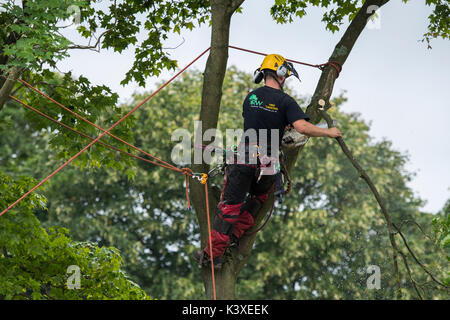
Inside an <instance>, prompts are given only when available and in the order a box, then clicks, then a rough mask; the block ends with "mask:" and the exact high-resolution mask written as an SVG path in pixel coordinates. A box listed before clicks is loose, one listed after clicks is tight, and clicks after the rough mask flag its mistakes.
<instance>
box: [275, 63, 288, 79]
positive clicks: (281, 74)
mask: <svg viewBox="0 0 450 320" xmlns="http://www.w3.org/2000/svg"><path fill="white" fill-rule="evenodd" d="M287 74H288V68H287V66H286V65H285V64H284V63H283V64H282V65H281V66H279V67H278V68H277V76H279V77H286V76H287Z"/></svg>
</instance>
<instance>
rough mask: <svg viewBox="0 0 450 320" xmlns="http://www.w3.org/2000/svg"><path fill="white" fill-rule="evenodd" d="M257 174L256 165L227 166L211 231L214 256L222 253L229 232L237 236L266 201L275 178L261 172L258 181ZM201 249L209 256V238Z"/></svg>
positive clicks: (241, 233) (228, 241)
mask: <svg viewBox="0 0 450 320" xmlns="http://www.w3.org/2000/svg"><path fill="white" fill-rule="evenodd" d="M257 174H258V169H257V168H256V166H251V165H241V164H231V165H229V166H227V168H226V172H225V177H224V186H223V191H222V199H221V202H220V203H219V206H218V212H217V216H216V218H215V221H214V224H213V229H212V230H211V235H210V237H211V242H212V253H213V257H214V258H217V257H220V256H222V255H223V254H224V252H225V250H226V249H227V247H228V245H229V243H230V237H231V236H234V237H235V238H236V239H239V238H240V237H242V235H243V234H244V233H245V231H246V230H248V229H250V228H251V227H253V226H254V224H255V220H254V217H255V216H256V214H257V213H258V211H259V208H260V207H261V206H262V205H263V204H264V202H266V201H267V198H268V192H269V191H270V189H271V187H272V185H273V184H274V181H275V178H274V176H272V175H270V176H269V175H263V176H261V178H260V179H259V181H258V176H257ZM247 194H248V195H247ZM204 250H205V252H206V253H207V254H208V256H209V254H210V248H209V241H208V243H207V246H206V248H205V249H204Z"/></svg>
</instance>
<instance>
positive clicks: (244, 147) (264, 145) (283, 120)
mask: <svg viewBox="0 0 450 320" xmlns="http://www.w3.org/2000/svg"><path fill="white" fill-rule="evenodd" d="M291 75H294V76H295V77H297V78H298V79H299V76H298V73H297V71H296V70H295V69H294V66H293V65H292V63H290V62H288V61H286V59H284V58H283V57H282V56H280V55H277V54H270V55H267V56H266V57H265V58H264V60H263V62H262V64H261V67H260V68H258V69H257V70H256V71H255V73H254V76H253V81H254V82H255V83H260V82H261V80H263V79H264V82H265V85H264V86H262V87H260V88H258V89H256V90H254V91H251V92H250V93H249V94H248V95H247V97H246V98H245V100H244V103H243V113H242V116H243V118H244V135H243V137H242V139H241V142H240V144H239V146H238V150H239V152H238V153H237V155H238V157H239V159H238V161H236V157H234V161H233V162H232V163H231V164H228V165H227V166H226V168H225V177H224V187H223V190H222V196H221V201H220V203H219V205H218V212H217V215H216V218H215V220H214V224H213V230H211V235H210V237H211V242H212V253H213V258H214V259H213V260H214V268H220V267H221V265H222V263H223V259H222V256H223V254H224V252H225V250H226V249H227V247H228V246H229V245H236V244H237V240H238V239H239V238H240V237H241V236H242V235H243V234H244V232H245V231H246V230H248V229H249V228H251V227H252V226H253V225H254V223H255V217H256V214H257V213H258V211H259V209H260V208H261V206H262V205H263V204H264V202H265V201H266V200H267V198H268V197H269V192H270V191H271V189H272V186H273V185H274V183H275V175H274V174H273V170H272V171H270V170H266V173H264V172H263V171H262V169H263V168H262V163H264V164H265V165H264V169H267V168H268V165H267V163H268V162H269V165H271V166H272V167H273V166H274V165H275V163H276V161H274V159H278V157H277V155H278V152H279V146H280V144H281V139H282V137H283V133H284V130H285V128H286V126H289V125H291V126H293V128H294V129H295V130H296V131H298V132H299V133H301V134H303V135H306V136H310V137H330V138H336V137H340V136H342V134H341V132H340V131H339V130H338V129H337V128H329V129H328V128H327V129H325V128H320V127H317V126H315V125H313V124H311V123H309V122H308V121H309V118H308V116H307V115H306V114H305V113H304V112H303V111H302V109H301V108H300V106H299V105H298V104H297V102H296V101H295V100H294V99H293V98H292V97H291V96H289V95H288V94H286V93H285V92H284V91H283V86H284V83H285V80H286V78H288V77H289V76H291ZM299 80H300V79H299ZM249 132H250V133H251V132H255V133H256V142H255V141H253V140H252V139H248V138H249V136H250V137H252V135H251V134H248V133H249ZM264 136H265V137H264ZM249 140H250V141H249ZM269 142H270V143H269ZM274 142H275V143H274ZM263 159H266V161H263ZM267 159H270V161H268V160H267ZM227 163H228V161H227ZM267 172H269V173H267ZM247 193H248V196H247ZM230 242H231V243H230ZM209 253H210V248H209V242H208V244H207V246H206V248H205V249H204V250H199V251H196V252H195V253H194V259H195V260H196V261H197V262H198V263H199V264H200V265H208V264H209V263H210V256H209Z"/></svg>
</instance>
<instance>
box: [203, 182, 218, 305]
mask: <svg viewBox="0 0 450 320" xmlns="http://www.w3.org/2000/svg"><path fill="white" fill-rule="evenodd" d="M205 198H206V217H207V220H208V235H209V256H210V258H211V274H212V287H213V297H214V300H216V281H215V277H214V258H213V253H212V239H211V223H210V221H211V219H210V217H209V199H208V183H205Z"/></svg>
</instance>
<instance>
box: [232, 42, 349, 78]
mask: <svg viewBox="0 0 450 320" xmlns="http://www.w3.org/2000/svg"><path fill="white" fill-rule="evenodd" d="M228 47H230V48H231V49H236V50H240V51H244V52H249V53H253V54H257V55H260V56H267V53H263V52H258V51H253V50H249V49H244V48H239V47H236V46H228ZM286 60H287V61H289V62H293V63H297V64H302V65H304V66H308V67H313V68H318V69H321V70H322V69H323V68H324V67H326V66H327V65H329V66H332V67H333V68H334V69H336V71H337V77H339V74H340V73H341V71H342V65H341V64H340V63H339V62H337V61H328V62H326V63H322V64H311V63H306V62H302V61H297V60H293V59H289V58H286Z"/></svg>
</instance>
